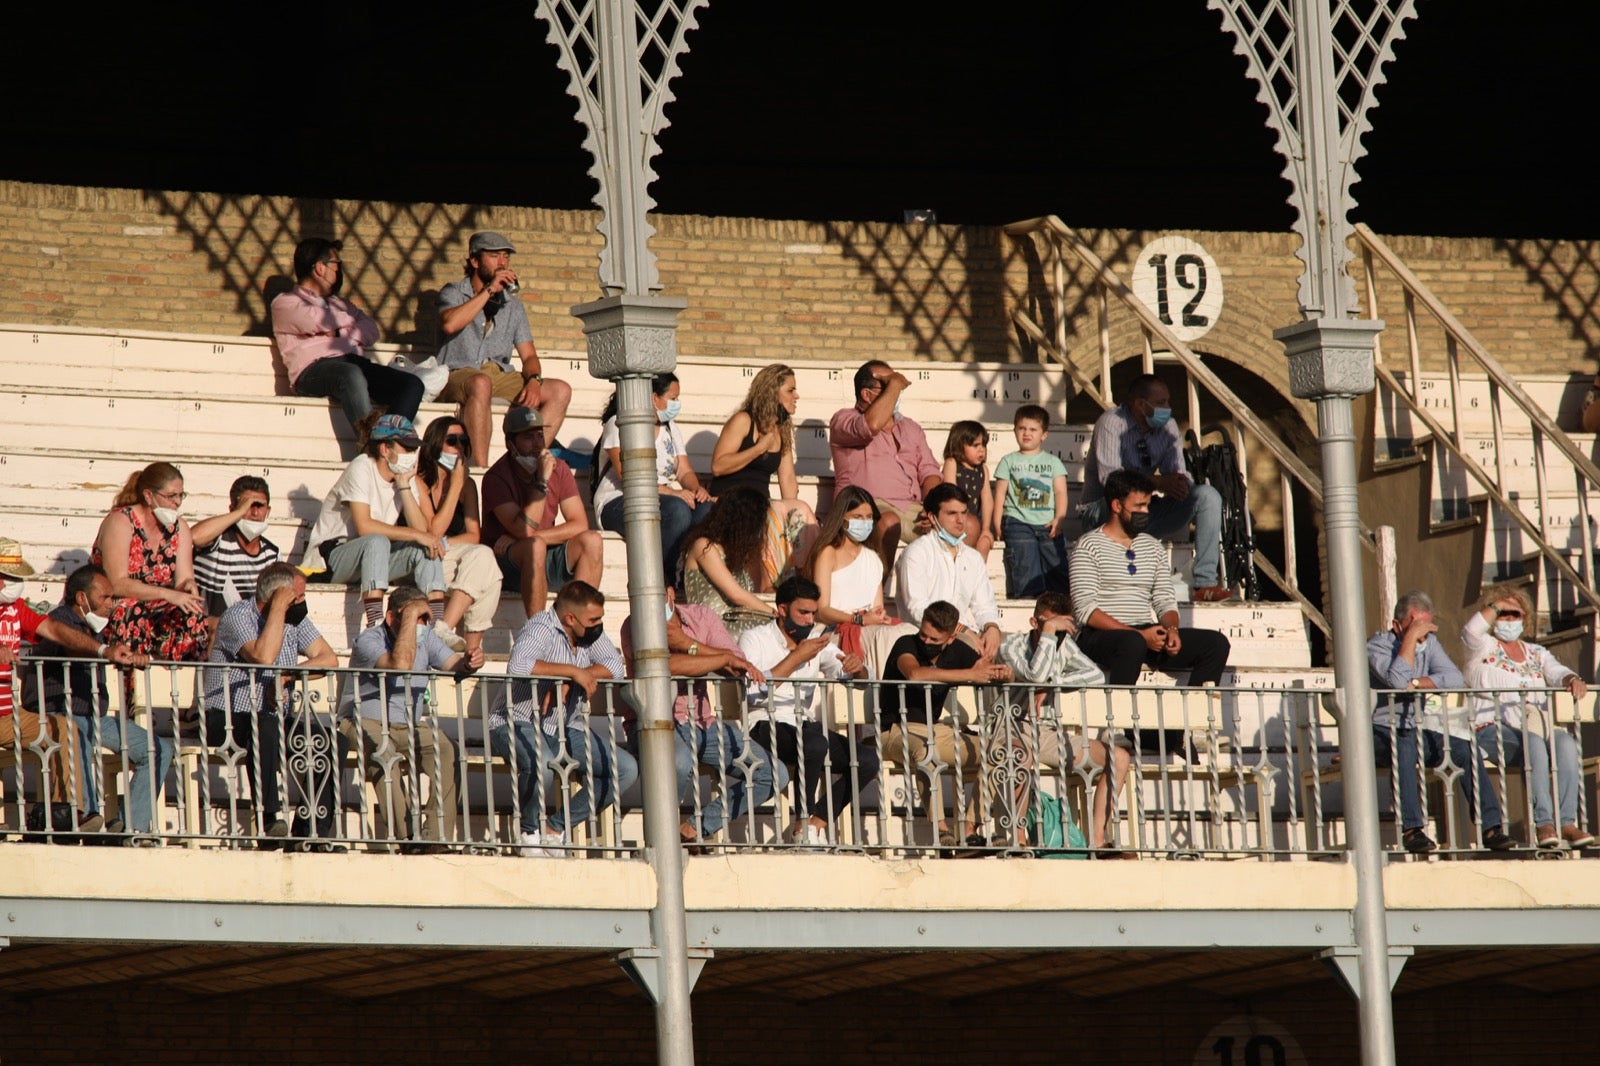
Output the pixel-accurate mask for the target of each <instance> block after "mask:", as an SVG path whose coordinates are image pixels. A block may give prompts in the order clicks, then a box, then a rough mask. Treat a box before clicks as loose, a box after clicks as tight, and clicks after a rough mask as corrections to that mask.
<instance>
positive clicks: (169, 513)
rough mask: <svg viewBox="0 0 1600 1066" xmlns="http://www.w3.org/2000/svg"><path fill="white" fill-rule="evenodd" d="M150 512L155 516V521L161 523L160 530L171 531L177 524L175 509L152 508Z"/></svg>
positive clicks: (176, 511)
mask: <svg viewBox="0 0 1600 1066" xmlns="http://www.w3.org/2000/svg"><path fill="white" fill-rule="evenodd" d="M150 512H151V513H152V514H154V515H155V516H156V521H157V522H160V523H161V528H162V529H172V528H173V527H174V526H176V525H177V524H178V509H177V508H176V507H152V508H150Z"/></svg>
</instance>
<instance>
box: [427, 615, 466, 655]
mask: <svg viewBox="0 0 1600 1066" xmlns="http://www.w3.org/2000/svg"><path fill="white" fill-rule="evenodd" d="M433 631H434V633H435V634H437V635H438V637H439V639H440V640H442V641H444V643H445V646H446V647H448V648H449V649H450V650H451V651H454V652H463V651H466V650H467V642H466V641H464V640H462V639H461V635H460V634H458V633H457V632H456V631H455V630H453V629H451V628H450V627H449V626H447V625H445V624H444V619H442V618H441V619H439V621H437V622H435V623H433Z"/></svg>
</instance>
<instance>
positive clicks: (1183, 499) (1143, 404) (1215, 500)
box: [1078, 374, 1233, 603]
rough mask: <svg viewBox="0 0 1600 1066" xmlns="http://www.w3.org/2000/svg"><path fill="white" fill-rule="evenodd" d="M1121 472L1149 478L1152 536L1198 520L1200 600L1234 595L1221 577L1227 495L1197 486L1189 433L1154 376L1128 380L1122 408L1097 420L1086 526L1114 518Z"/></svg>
mask: <svg viewBox="0 0 1600 1066" xmlns="http://www.w3.org/2000/svg"><path fill="white" fill-rule="evenodd" d="M1117 470H1133V471H1137V472H1139V473H1141V474H1143V475H1145V477H1147V478H1149V479H1150V482H1151V485H1152V486H1153V488H1152V489H1151V491H1152V492H1155V491H1159V492H1160V493H1161V495H1160V496H1158V497H1155V498H1154V499H1153V500H1152V501H1151V504H1150V525H1149V530H1150V535H1151V536H1153V537H1156V538H1158V539H1161V540H1169V539H1171V538H1172V537H1175V536H1178V535H1180V534H1182V533H1183V532H1184V531H1186V530H1187V529H1188V528H1189V524H1190V523H1191V522H1192V523H1194V600H1195V602H1196V603H1217V602H1220V601H1222V600H1227V599H1231V598H1232V596H1233V593H1232V591H1230V590H1229V589H1228V588H1227V587H1226V586H1225V585H1219V584H1218V583H1217V582H1218V576H1217V574H1218V570H1217V566H1218V561H1219V559H1220V556H1221V553H1222V497H1221V496H1220V495H1218V493H1217V490H1216V489H1214V488H1212V487H1211V486H1210V485H1196V484H1195V483H1194V479H1193V478H1192V477H1190V476H1189V470H1188V468H1187V467H1186V466H1185V465H1184V462H1183V446H1182V438H1181V437H1180V435H1179V433H1178V424H1177V423H1176V422H1174V421H1172V394H1171V392H1170V391H1169V390H1168V389H1167V384H1166V382H1164V381H1162V380H1161V379H1160V378H1158V377H1156V376H1155V375H1154V374H1141V375H1139V376H1138V377H1136V378H1134V379H1133V383H1132V384H1131V385H1129V386H1128V395H1127V398H1126V399H1124V400H1123V401H1122V404H1121V406H1118V407H1113V408H1112V409H1111V410H1109V411H1107V412H1106V413H1105V414H1103V415H1101V416H1100V417H1099V419H1097V420H1096V421H1095V424H1094V436H1093V438H1091V440H1090V442H1089V452H1088V454H1087V455H1085V456H1084V464H1083V499H1082V502H1080V503H1079V505H1078V514H1079V515H1080V516H1082V518H1083V524H1084V527H1085V528H1088V527H1090V526H1096V525H1100V524H1102V523H1104V522H1105V521H1106V520H1107V518H1109V517H1110V512H1109V510H1108V504H1109V497H1110V493H1109V492H1108V491H1107V490H1106V488H1105V483H1106V479H1107V478H1108V477H1110V476H1111V474H1112V473H1113V472H1114V471H1117Z"/></svg>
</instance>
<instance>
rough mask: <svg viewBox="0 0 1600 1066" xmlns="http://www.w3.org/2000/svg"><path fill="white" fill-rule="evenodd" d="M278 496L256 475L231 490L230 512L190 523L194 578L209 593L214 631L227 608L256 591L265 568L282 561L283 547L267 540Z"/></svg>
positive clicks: (248, 476) (205, 593) (240, 482)
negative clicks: (273, 502) (281, 550)
mask: <svg viewBox="0 0 1600 1066" xmlns="http://www.w3.org/2000/svg"><path fill="white" fill-rule="evenodd" d="M271 513H272V496H271V492H270V490H269V489H268V488H267V483H266V481H265V480H263V479H262V478H258V477H255V476H253V475H251V474H246V475H245V476H243V477H241V478H239V479H237V480H236V481H234V483H233V485H232V487H230V488H229V489H228V513H227V514H220V515H217V516H215V517H213V518H207V519H204V520H202V521H199V522H196V523H195V524H194V525H193V526H191V527H189V533H190V536H191V537H193V539H194V580H195V584H197V585H199V586H200V593H201V595H203V596H204V597H205V601H206V614H207V615H208V616H209V617H210V619H211V625H212V629H213V632H214V631H215V628H216V620H217V619H218V618H220V617H222V612H223V611H226V610H227V609H228V608H229V607H232V606H233V605H234V604H236V603H238V602H239V601H241V600H248V599H250V598H252V597H253V596H255V594H256V579H257V578H258V577H260V576H261V571H263V570H265V569H266V568H267V567H269V566H271V565H272V564H273V563H275V562H277V561H278V557H279V552H278V546H277V545H276V544H274V543H272V541H270V540H268V539H267V536H266V533H267V516H268V515H269V514H271Z"/></svg>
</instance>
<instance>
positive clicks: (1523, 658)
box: [1461, 585, 1595, 848]
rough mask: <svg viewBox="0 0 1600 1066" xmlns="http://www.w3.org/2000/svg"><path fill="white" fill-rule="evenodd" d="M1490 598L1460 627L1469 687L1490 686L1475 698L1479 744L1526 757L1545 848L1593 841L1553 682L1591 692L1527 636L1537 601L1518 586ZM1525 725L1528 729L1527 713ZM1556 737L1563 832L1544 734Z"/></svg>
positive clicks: (1574, 750) (1503, 761)
mask: <svg viewBox="0 0 1600 1066" xmlns="http://www.w3.org/2000/svg"><path fill="white" fill-rule="evenodd" d="M1487 599H1488V602H1487V604H1486V605H1485V606H1484V608H1483V609H1482V610H1481V611H1477V612H1475V613H1474V614H1473V615H1472V616H1471V617H1469V618H1468V619H1467V624H1466V625H1464V626H1462V627H1461V641H1462V643H1463V644H1465V645H1466V648H1467V661H1466V669H1465V670H1464V671H1462V673H1463V675H1464V676H1465V678H1466V682H1467V687H1468V688H1469V689H1488V690H1491V691H1487V692H1479V693H1477V694H1476V695H1474V696H1473V704H1474V709H1475V711H1476V720H1475V722H1474V726H1475V728H1476V729H1477V734H1478V748H1479V750H1480V751H1481V752H1482V753H1483V754H1484V755H1485V756H1487V757H1488V758H1491V759H1493V760H1494V761H1495V762H1497V763H1499V764H1500V765H1501V766H1511V765H1515V764H1517V763H1521V764H1522V766H1523V767H1524V769H1525V770H1526V773H1527V777H1526V780H1527V782H1528V790H1529V792H1530V793H1531V794H1532V797H1533V820H1534V823H1535V826H1536V828H1535V830H1534V833H1535V837H1536V842H1537V843H1538V845H1539V847H1541V848H1558V847H1560V846H1561V844H1562V841H1565V842H1566V843H1567V844H1568V846H1570V847H1574V848H1582V847H1588V846H1589V845H1591V844H1593V843H1594V841H1595V838H1594V836H1593V835H1592V834H1590V833H1589V832H1588V831H1587V830H1585V829H1583V828H1581V827H1580V826H1579V825H1578V789H1579V787H1580V786H1581V784H1582V782H1583V773H1582V768H1581V766H1580V762H1581V759H1580V754H1579V751H1578V742H1577V741H1576V740H1575V739H1573V737H1572V734H1571V733H1569V732H1567V731H1566V730H1565V729H1561V728H1558V727H1557V726H1556V724H1555V723H1554V721H1552V720H1551V718H1550V716H1549V714H1548V710H1549V705H1550V701H1549V693H1547V692H1544V691H1542V690H1543V689H1550V688H1565V689H1566V690H1567V691H1568V692H1570V693H1571V694H1572V697H1573V699H1577V700H1581V699H1583V697H1584V694H1585V693H1586V692H1587V691H1588V688H1587V686H1585V685H1584V683H1583V679H1582V678H1580V677H1579V676H1578V675H1577V674H1575V673H1573V672H1572V671H1571V670H1569V669H1568V668H1567V667H1565V666H1563V665H1562V664H1561V663H1559V662H1557V661H1556V657H1555V656H1554V655H1551V654H1550V652H1549V651H1548V650H1546V649H1545V648H1543V647H1541V646H1540V645H1538V644H1533V643H1530V642H1529V641H1526V640H1523V639H1522V634H1523V632H1524V628H1525V626H1526V625H1527V624H1529V622H1530V621H1531V620H1532V618H1533V603H1532V601H1531V600H1529V599H1528V596H1527V594H1526V593H1525V592H1523V591H1522V590H1521V589H1520V588H1517V587H1515V586H1513V585H1497V586H1495V587H1494V588H1492V589H1490V590H1489V593H1488V597H1487ZM1525 716H1526V718H1527V723H1526V724H1527V729H1526V732H1525V731H1524V728H1523V726H1524V718H1525ZM1544 733H1549V734H1551V735H1552V736H1553V739H1554V742H1555V753H1556V784H1557V795H1556V799H1557V800H1558V801H1559V806H1560V808H1561V809H1560V815H1561V832H1560V833H1559V834H1558V833H1557V832H1556V825H1555V813H1556V812H1555V810H1554V805H1553V804H1552V803H1551V795H1550V747H1549V742H1548V741H1546V739H1545V737H1544V736H1543V735H1542V734H1544Z"/></svg>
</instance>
